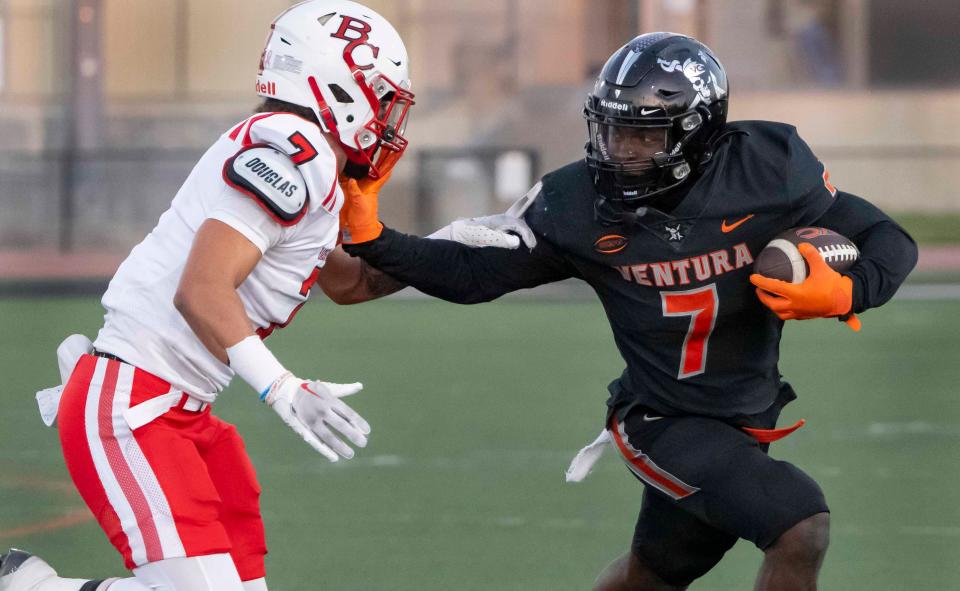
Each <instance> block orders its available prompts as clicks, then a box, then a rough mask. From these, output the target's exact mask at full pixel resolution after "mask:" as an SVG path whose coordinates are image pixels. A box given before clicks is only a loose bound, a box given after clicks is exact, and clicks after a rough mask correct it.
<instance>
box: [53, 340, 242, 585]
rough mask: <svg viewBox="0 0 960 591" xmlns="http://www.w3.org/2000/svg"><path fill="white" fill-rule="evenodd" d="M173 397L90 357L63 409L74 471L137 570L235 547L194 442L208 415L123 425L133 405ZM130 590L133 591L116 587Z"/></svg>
mask: <svg viewBox="0 0 960 591" xmlns="http://www.w3.org/2000/svg"><path fill="white" fill-rule="evenodd" d="M169 390H170V385H169V384H167V383H165V382H163V381H162V380H159V378H156V377H154V376H150V375H149V374H145V373H143V372H140V371H139V370H135V369H134V368H133V367H132V366H129V365H126V364H122V363H119V362H117V361H113V360H107V359H103V358H97V357H92V356H86V357H84V358H82V359H81V361H80V363H79V364H78V366H77V369H76V370H75V372H74V376H72V377H71V379H70V382H69V383H68V384H67V387H66V388H65V391H64V395H63V399H62V400H61V404H60V413H59V431H60V438H61V443H62V445H63V451H64V458H65V460H66V463H67V468H68V470H69V472H70V475H71V477H72V479H73V481H74V483H75V484H76V486H77V489H78V490H79V491H80V493H81V496H82V497H83V499H84V501H85V502H86V503H87V506H88V507H89V508H90V509H91V511H92V512H93V514H94V516H95V517H96V518H97V520H98V522H99V523H100V525H101V527H102V528H103V530H104V531H105V532H106V533H107V536H108V538H109V539H110V542H111V543H112V544H113V545H114V547H116V548H117V550H119V551H120V553H121V554H122V555H123V557H124V561H125V564H126V565H127V567H128V568H129V569H131V570H134V569H137V568H139V567H143V566H146V565H149V564H154V563H158V562H161V561H165V560H167V559H173V558H182V557H201V556H202V557H206V556H209V555H217V554H220V555H223V556H228V554H227V553H228V552H229V550H230V541H229V538H228V537H227V534H226V531H225V529H224V528H223V526H222V524H220V522H219V511H220V499H219V496H218V495H217V491H216V488H215V487H214V486H213V483H212V482H211V481H210V478H209V476H208V475H207V468H206V465H205V463H204V462H203V460H202V458H201V457H200V455H199V453H198V451H197V448H196V445H195V444H194V442H193V440H192V439H191V437H195V436H197V434H198V433H202V431H203V428H202V427H203V424H204V421H205V420H208V419H209V416H210V415H209V412H205V413H189V412H187V411H183V410H179V409H173V410H170V411H168V412H167V413H166V414H164V415H163V416H161V417H159V418H157V419H155V420H154V421H153V422H150V423H148V424H146V425H143V426H141V427H139V428H137V429H136V430H132V429H130V427H129V426H128V425H127V423H126V420H125V418H124V413H123V411H124V410H126V409H127V408H129V407H130V406H131V401H132V402H133V404H138V403H142V402H143V401H145V400H149V399H150V398H152V397H155V396H157V395H160V394H164V393H166V392H168V391H169ZM229 562H230V564H231V568H234V567H232V561H229ZM234 570H235V568H234ZM218 572H219V571H218ZM233 578H236V579H237V580H239V579H238V576H237V575H236V574H235V573H234V577H233ZM123 584H126V585H128V586H133V585H134V583H133V581H130V580H125V581H123V582H122V583H117V585H123ZM131 588H135V587H131ZM221 588H230V587H221ZM85 591H86V590H85Z"/></svg>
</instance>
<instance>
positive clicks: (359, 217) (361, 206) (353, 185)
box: [340, 152, 403, 244]
mask: <svg viewBox="0 0 960 591" xmlns="http://www.w3.org/2000/svg"><path fill="white" fill-rule="evenodd" d="M402 155H403V153H402V152H390V153H389V154H387V155H385V156H384V158H383V161H382V163H381V165H380V177H379V178H376V179H372V178H370V177H367V178H365V179H362V180H359V181H358V180H356V179H351V178H346V177H343V178H341V179H340V188H341V189H342V190H343V196H344V202H343V207H342V208H340V237H341V239H342V242H343V243H344V244H359V243H361V242H370V241H371V240H375V239H376V238H377V237H378V236H380V233H381V232H383V224H381V223H380V219H379V218H378V216H377V200H378V198H377V195H378V193H380V188H381V187H382V186H383V185H384V184H385V183H386V182H387V181H388V180H389V179H390V174H391V173H392V172H393V167H394V166H395V165H396V163H397V161H399V160H400V156H402Z"/></svg>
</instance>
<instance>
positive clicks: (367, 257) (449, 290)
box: [344, 228, 577, 304]
mask: <svg viewBox="0 0 960 591" xmlns="http://www.w3.org/2000/svg"><path fill="white" fill-rule="evenodd" d="M344 250H345V251H346V252H347V253H349V254H351V255H353V256H358V257H360V258H362V259H363V260H364V261H366V262H367V263H368V264H369V265H371V266H372V267H375V268H376V269H378V270H380V271H383V272H385V273H387V274H388V275H389V276H391V277H393V278H395V279H396V280H399V281H403V282H405V283H407V284H409V285H412V286H413V287H415V288H417V289H419V290H420V291H422V292H424V293H426V294H428V295H432V296H434V297H438V298H441V299H444V300H447V301H450V302H455V303H458V304H476V303H480V302H488V301H490V300H493V299H496V298H498V297H500V296H502V295H503V294H505V293H509V292H512V291H516V290H518V289H525V288H530V287H535V286H537V285H543V284H545V283H552V282H554V281H560V280H562V279H566V278H568V277H575V276H577V272H576V269H575V268H574V267H573V266H572V265H571V264H570V263H569V262H568V261H567V260H566V259H565V258H564V257H563V256H562V255H561V254H560V253H559V252H558V251H557V250H556V249H555V248H554V247H553V246H552V245H551V244H550V243H549V242H548V241H546V240H544V239H542V238H540V237H538V242H537V246H536V247H535V248H534V249H532V250H528V249H527V248H525V247H522V246H521V247H520V248H517V249H507V248H492V247H491V248H471V247H469V246H465V245H463V244H459V243H456V242H451V241H449V240H431V239H427V238H419V237H417V236H409V235H407V234H403V233H400V232H397V231H396V230H392V229H390V228H384V229H383V232H382V233H381V234H380V235H379V236H378V237H377V238H376V239H375V240H371V241H368V242H363V243H360V244H344Z"/></svg>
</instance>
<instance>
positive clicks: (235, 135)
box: [230, 119, 247, 141]
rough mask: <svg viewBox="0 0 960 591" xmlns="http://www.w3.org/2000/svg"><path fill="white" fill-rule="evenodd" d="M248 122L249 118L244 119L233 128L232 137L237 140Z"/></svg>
mask: <svg viewBox="0 0 960 591" xmlns="http://www.w3.org/2000/svg"><path fill="white" fill-rule="evenodd" d="M246 124H247V120H246V119H244V120H243V121H241V122H240V125H238V126H236V127H234V128H233V131H231V132H230V139H232V140H233V141H237V138H238V137H240V130H241V129H243V126H244V125H246Z"/></svg>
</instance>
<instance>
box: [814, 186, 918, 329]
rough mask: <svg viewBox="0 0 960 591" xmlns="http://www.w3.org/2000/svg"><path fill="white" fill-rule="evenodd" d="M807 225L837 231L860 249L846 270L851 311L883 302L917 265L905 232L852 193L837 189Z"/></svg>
mask: <svg viewBox="0 0 960 591" xmlns="http://www.w3.org/2000/svg"><path fill="white" fill-rule="evenodd" d="M811 225H815V226H821V227H824V228H829V229H831V230H833V231H834V232H839V233H840V234H843V235H844V236H846V237H847V238H849V239H850V240H852V241H853V243H854V244H856V245H857V248H859V249H860V258H859V259H858V260H857V262H856V264H854V266H853V267H851V268H850V270H849V271H847V272H846V274H847V275H849V276H850V278H851V279H852V280H853V307H852V311H853V312H863V311H864V310H866V309H868V308H875V307H877V306H880V305H882V304H884V303H886V302H887V301H888V300H889V299H890V298H892V297H893V294H894V293H896V291H897V289H898V288H899V287H900V284H901V283H903V281H904V279H906V278H907V275H908V274H909V273H910V271H911V270H912V269H913V267H914V265H916V264H917V245H916V243H915V242H914V241H913V238H911V237H910V235H909V234H907V231H906V230H904V229H903V228H902V227H900V225H899V224H897V223H896V222H895V221H893V220H892V219H890V217H889V216H887V214H885V213H883V212H882V211H880V209H879V208H877V207H876V206H875V205H873V204H872V203H870V202H869V201H867V200H865V199H861V198H860V197H857V196H856V195H851V194H850V193H845V192H843V191H840V192H838V193H837V197H836V199H835V200H834V202H833V205H831V207H830V208H829V209H828V210H827V211H826V212H825V213H824V214H823V215H822V216H820V218H819V219H817V220H815V221H814V222H813V223H812V224H811Z"/></svg>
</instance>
